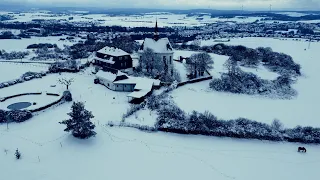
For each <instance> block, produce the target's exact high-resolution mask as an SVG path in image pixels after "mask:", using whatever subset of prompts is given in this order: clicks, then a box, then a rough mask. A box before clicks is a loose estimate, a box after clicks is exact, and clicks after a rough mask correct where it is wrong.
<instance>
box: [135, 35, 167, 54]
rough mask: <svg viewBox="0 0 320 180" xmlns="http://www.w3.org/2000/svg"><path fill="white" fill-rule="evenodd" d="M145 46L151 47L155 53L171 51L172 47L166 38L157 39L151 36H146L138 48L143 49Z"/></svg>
mask: <svg viewBox="0 0 320 180" xmlns="http://www.w3.org/2000/svg"><path fill="white" fill-rule="evenodd" d="M147 48H150V49H152V50H153V51H154V52H155V53H172V52H173V48H172V46H171V44H170V42H169V39H168V38H161V39H159V40H158V41H156V40H154V39H151V38H146V39H145V40H144V42H143V44H142V45H141V48H140V50H141V51H144V50H146V49H147Z"/></svg>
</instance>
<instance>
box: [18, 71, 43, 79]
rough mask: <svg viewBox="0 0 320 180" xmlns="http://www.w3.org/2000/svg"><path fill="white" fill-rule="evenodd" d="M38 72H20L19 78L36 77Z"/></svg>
mask: <svg viewBox="0 0 320 180" xmlns="http://www.w3.org/2000/svg"><path fill="white" fill-rule="evenodd" d="M38 74H39V73H37V72H31V71H28V72H26V73H24V74H22V76H21V78H23V79H24V78H26V77H36V75H38Z"/></svg>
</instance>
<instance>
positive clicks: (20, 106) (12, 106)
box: [7, 102, 32, 110]
mask: <svg viewBox="0 0 320 180" xmlns="http://www.w3.org/2000/svg"><path fill="white" fill-rule="evenodd" d="M31 105H32V104H31V103H29V102H17V103H13V104H10V105H9V106H8V107H7V108H8V109H11V110H20V109H24V108H27V107H29V106H31Z"/></svg>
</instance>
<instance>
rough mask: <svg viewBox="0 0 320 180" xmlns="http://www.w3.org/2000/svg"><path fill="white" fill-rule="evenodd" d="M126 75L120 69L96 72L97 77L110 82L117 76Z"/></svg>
mask: <svg viewBox="0 0 320 180" xmlns="http://www.w3.org/2000/svg"><path fill="white" fill-rule="evenodd" d="M123 75H125V76H127V75H126V74H125V73H122V72H121V71H117V73H112V72H106V71H101V70H100V71H98V72H97V74H96V77H97V78H99V79H104V80H107V81H110V82H113V81H115V80H116V79H117V77H118V76H123Z"/></svg>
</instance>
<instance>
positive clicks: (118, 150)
mask: <svg viewBox="0 0 320 180" xmlns="http://www.w3.org/2000/svg"><path fill="white" fill-rule="evenodd" d="M229 43H230V44H243V45H245V46H249V47H257V46H264V47H268V46H271V47H272V48H273V50H275V51H279V52H284V53H287V54H290V55H291V56H292V57H293V58H294V60H295V61H296V62H298V63H300V64H301V66H302V72H303V76H302V77H300V78H299V79H298V82H297V84H295V85H294V88H296V89H297V90H298V92H299V95H298V97H297V98H295V99H293V100H272V99H266V98H260V97H251V96H247V95H234V94H229V93H218V92H212V91H209V90H208V85H209V82H210V81H204V82H200V83H195V84H190V85H186V86H183V87H180V88H178V89H176V90H174V91H173V92H172V93H171V96H172V97H173V99H174V101H175V102H176V103H177V104H178V105H179V106H180V107H181V108H182V109H184V110H185V111H187V112H190V111H191V110H198V111H201V112H203V111H205V110H209V111H210V112H212V113H213V114H215V115H216V116H218V117H219V118H224V119H231V118H238V117H247V118H250V119H254V120H258V121H262V122H268V123H270V122H271V121H272V120H273V119H274V118H278V119H280V120H281V121H282V122H283V123H284V124H285V126H287V127H293V126H296V125H312V126H318V127H319V126H320V123H319V121H317V117H319V115H320V112H319V111H318V109H317V108H318V107H319V105H320V104H319V102H320V95H318V93H317V91H318V84H316V82H318V79H319V78H320V73H319V71H318V68H317V67H319V65H320V62H318V61H317V57H318V56H319V53H318V49H320V46H319V43H312V45H311V49H308V50H306V51H304V48H305V47H306V46H307V44H306V43H305V42H292V41H280V40H275V39H264V38H256V39H253V38H243V39H235V40H232V41H231V42H229ZM179 53H180V54H181V55H183V56H189V55H191V54H192V53H194V52H192V51H191V52H190V51H189V52H184V51H179V52H177V53H176V54H175V56H176V55H179ZM210 55H211V56H212V57H213V59H214V62H215V64H214V69H213V70H212V71H211V74H212V75H213V76H214V77H218V76H219V75H220V74H221V73H222V72H225V69H224V68H223V63H224V62H225V61H226V60H227V59H228V57H227V56H219V55H214V54H210ZM3 64H6V63H1V64H0V68H3V67H5V66H10V65H11V66H12V64H6V65H4V66H2V65H3ZM180 65H182V64H180ZM14 67H15V65H14V66H13V67H8V69H9V68H10V69H13V71H14V70H15V68H14ZM180 68H181V69H182V66H181V67H180ZM22 69H24V72H26V71H29V69H30V68H28V66H25V65H23V66H22ZM246 70H248V71H253V73H255V72H256V73H257V74H258V75H259V76H261V77H262V76H263V75H264V76H265V77H266V78H268V77H269V78H271V77H272V76H274V74H272V73H270V72H267V70H265V69H263V68H260V67H259V68H258V72H257V71H255V69H254V70H252V69H246ZM91 71H92V69H88V70H86V71H85V72H80V73H77V74H70V73H62V74H61V75H59V74H50V75H47V76H45V77H43V78H42V79H35V80H32V81H28V82H24V83H22V84H17V85H14V86H11V87H7V88H3V89H0V94H1V96H8V95H12V93H14V94H18V93H23V92H37V91H41V92H46V91H47V92H52V93H62V92H63V91H64V90H65V88H66V87H65V86H63V85H61V84H59V83H58V82H57V81H58V79H59V78H74V83H73V84H72V85H71V86H70V87H69V88H70V91H71V92H72V96H73V99H74V100H75V101H83V102H85V106H86V108H87V109H88V110H90V111H92V113H93V115H94V116H95V117H94V119H93V122H94V123H95V124H96V129H95V131H96V132H97V136H96V137H95V138H91V139H88V140H78V139H75V138H73V137H72V136H71V135H70V134H69V133H66V132H64V131H63V129H64V128H65V126H64V125H61V124H59V123H58V122H60V121H62V120H65V119H67V118H68V116H67V113H68V112H70V107H71V103H64V104H62V105H60V106H57V107H54V108H50V109H48V110H46V111H44V112H41V113H39V114H38V115H37V116H35V117H33V118H32V119H30V120H28V121H26V122H23V123H20V124H15V123H12V124H9V129H7V126H6V124H1V125H0V169H1V173H0V179H1V180H2V179H14V180H33V179H41V180H69V179H77V180H88V179H92V178H93V177H94V179H96V180H102V179H106V178H107V179H155V180H157V179H159V180H160V179H169V180H171V179H184V180H188V179H208V178H209V179H219V180H220V179H221V180H223V179H226V180H227V179H237V180H256V179H259V180H270V179H290V180H300V179H310V180H316V179H318V177H319V173H318V167H319V165H320V158H319V157H320V146H313V145H301V144H295V143H279V142H268V141H258V140H239V139H231V138H217V137H205V136H195V135H178V134H172V133H162V132H155V133H147V132H141V131H139V130H136V129H131V128H123V127H121V128H119V127H112V128H110V127H106V126H105V124H106V123H108V122H109V121H114V122H120V121H121V120H122V115H123V114H124V113H125V112H127V109H128V108H129V107H130V104H129V103H128V98H127V95H128V94H129V93H128V92H114V91H111V90H109V89H107V88H106V87H104V86H102V85H96V84H94V83H93V80H94V78H95V76H94V75H92V74H91V73H90V72H91ZM7 73H11V72H8V71H2V69H0V77H1V78H2V77H4V76H6V74H7ZM21 74H23V73H19V75H21ZM273 78H274V77H273ZM5 79H7V78H5ZM10 79H11V78H10ZM52 85H56V86H55V87H52ZM155 119H156V114H155V113H154V112H150V111H149V110H141V111H139V112H137V113H136V114H135V115H132V116H130V117H129V118H127V119H126V122H128V123H132V124H141V125H149V126H152V125H153V124H154V122H155ZM298 146H305V147H306V148H307V150H308V152H307V153H306V154H302V153H297V147H298ZM17 148H18V149H19V150H20V152H21V153H22V159H21V160H16V159H15V157H14V152H15V150H16V149H17Z"/></svg>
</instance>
